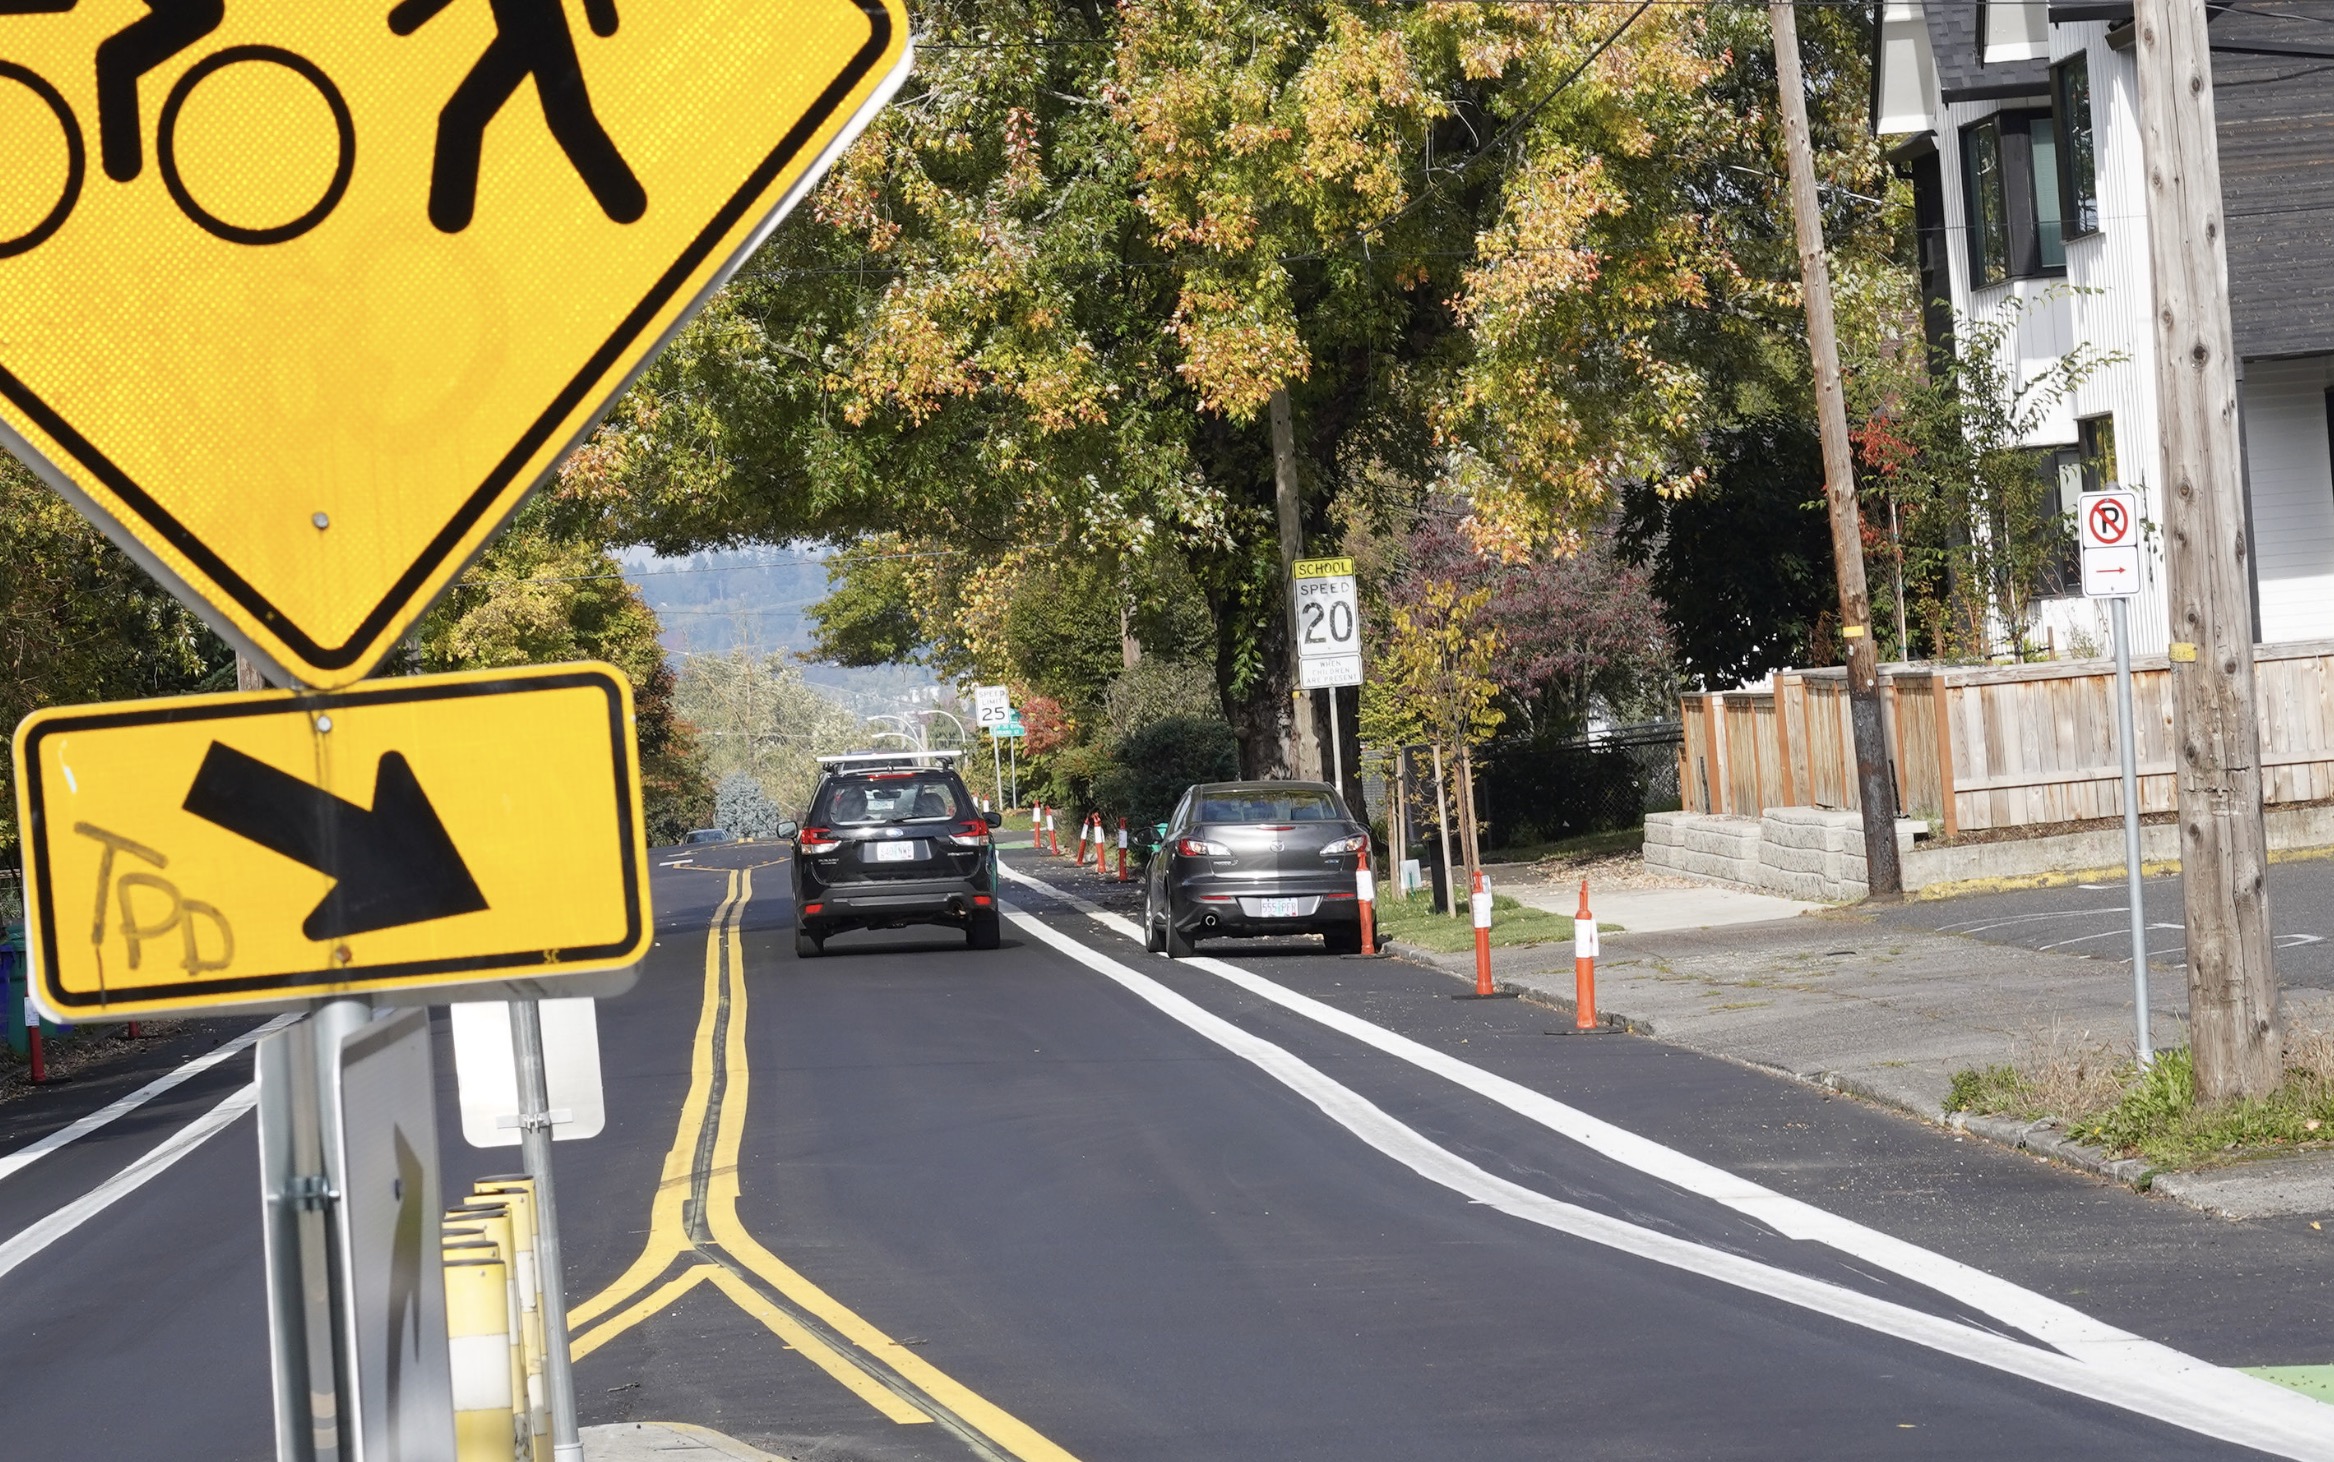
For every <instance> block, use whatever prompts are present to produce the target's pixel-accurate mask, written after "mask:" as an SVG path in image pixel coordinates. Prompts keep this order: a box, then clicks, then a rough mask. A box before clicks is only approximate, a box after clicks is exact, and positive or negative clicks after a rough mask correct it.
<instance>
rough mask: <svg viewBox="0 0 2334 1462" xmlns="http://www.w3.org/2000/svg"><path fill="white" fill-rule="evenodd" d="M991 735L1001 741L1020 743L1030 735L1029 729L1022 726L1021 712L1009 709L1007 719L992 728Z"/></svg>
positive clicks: (1006, 714) (1006, 713)
mask: <svg viewBox="0 0 2334 1462" xmlns="http://www.w3.org/2000/svg"><path fill="white" fill-rule="evenodd" d="M989 734H990V735H991V736H994V737H996V738H998V739H999V740H1001V741H1018V740H1020V739H1021V738H1023V737H1025V736H1027V735H1028V734H1029V728H1028V727H1027V726H1024V725H1022V724H1021V713H1020V712H1019V711H1016V710H1012V709H1008V710H1007V711H1006V712H1005V719H1004V720H1003V721H1000V722H999V723H997V724H996V725H994V726H991V727H990V728H989Z"/></svg>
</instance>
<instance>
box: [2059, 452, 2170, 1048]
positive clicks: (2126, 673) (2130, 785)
mask: <svg viewBox="0 0 2334 1462" xmlns="http://www.w3.org/2000/svg"><path fill="white" fill-rule="evenodd" d="M2075 516H2076V521H2077V523H2078V524H2079V526H2080V528H2081V533H2082V545H2083V593H2084V594H2085V595H2086V596H2088V597H2090V598H2093V599H2105V600H2106V601H2107V613H2108V617H2109V618H2110V619H2112V620H2113V621H2114V624H2115V725H2116V735H2117V739H2118V741H2119V742H2120V744H2121V746H2122V750H2123V879H2124V888H2125V894H2126V898H2127V900H2128V901H2129V903H2130V905H2131V909H2130V914H2131V988H2132V1007H2133V1012H2134V1020H2135V1021H2136V1023H2137V1026H2138V1037H2139V1046H2138V1050H2139V1063H2140V1064H2141V1065H2142V1066H2146V1065H2149V1064H2150V1063H2152V1062H2153V1061H2154V1060H2155V1048H2154V1041H2153V1039H2152V1038H2151V1036H2150V1033H2149V1030H2148V922H2147V917H2148V916H2147V904H2146V900H2145V897H2144V894H2143V892H2142V889H2141V886H2140V813H2139V748H2138V746H2137V744H2136V736H2135V731H2136V721H2137V718H2136V717H2135V716H2134V715H2133V712H2132V696H2131V613H2130V607H2129V606H2130V603H2131V596H2132V595H2134V594H2137V593H2138V592H2139V581H2140V528H2139V494H2138V493H2135V492H2129V491H2125V490H2123V489H2120V488H2115V489H2110V490H2108V491H2105V492H2090V493H2085V494H2083V496H2082V498H2081V500H2080V503H2079V506H2078V507H2077V508H2076V513H2075Z"/></svg>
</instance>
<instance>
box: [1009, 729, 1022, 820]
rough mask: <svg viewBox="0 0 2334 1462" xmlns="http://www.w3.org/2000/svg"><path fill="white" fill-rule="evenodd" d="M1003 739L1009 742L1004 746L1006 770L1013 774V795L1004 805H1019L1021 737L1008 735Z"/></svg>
mask: <svg viewBox="0 0 2334 1462" xmlns="http://www.w3.org/2000/svg"><path fill="white" fill-rule="evenodd" d="M1005 739H1006V741H1008V742H1010V743H1011V744H1010V745H1008V746H1007V747H1006V748H1005V761H1006V770H1008V771H1010V772H1011V773H1012V774H1013V795H1012V797H1011V798H1009V799H1008V800H1007V801H1006V803H1005V805H1006V806H1007V807H1019V806H1020V805H1021V738H1020V737H1018V736H1008V737H1006V738H1005Z"/></svg>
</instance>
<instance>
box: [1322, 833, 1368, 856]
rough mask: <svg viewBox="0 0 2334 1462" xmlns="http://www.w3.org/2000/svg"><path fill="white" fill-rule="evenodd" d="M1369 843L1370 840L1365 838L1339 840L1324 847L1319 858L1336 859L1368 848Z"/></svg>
mask: <svg viewBox="0 0 2334 1462" xmlns="http://www.w3.org/2000/svg"><path fill="white" fill-rule="evenodd" d="M1369 841H1370V840H1369V839H1368V838H1367V837H1351V838H1339V839H1338V840H1337V841H1336V842H1334V843H1331V844H1329V845H1328V846H1327V847H1324V848H1323V849H1322V850H1321V856H1322V857H1324V858H1337V857H1342V856H1343V855H1345V854H1347V853H1358V852H1360V851H1361V850H1362V849H1363V848H1365V847H1367V846H1369Z"/></svg>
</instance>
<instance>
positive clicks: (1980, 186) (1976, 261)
mask: <svg viewBox="0 0 2334 1462" xmlns="http://www.w3.org/2000/svg"><path fill="white" fill-rule="evenodd" d="M1961 171H1962V175H1963V182H1964V187H1963V191H1964V192H1965V193H1966V194H1967V195H1968V198H1969V282H1970V283H1971V284H1974V285H1978V286H1980V287H1983V286H1985V285H1988V284H2000V283H2001V282H2002V281H2003V280H2005V279H2008V278H2009V277H2010V218H2009V193H2008V190H2007V189H2005V188H2004V187H2003V186H2002V127H2001V121H2000V119H1999V118H1998V117H1988V118H1986V119H1985V120H1984V121H1982V122H1980V123H1978V124H1977V125H1975V126H1973V127H1967V128H1964V129H1962V133H1961Z"/></svg>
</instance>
